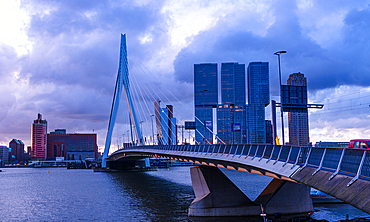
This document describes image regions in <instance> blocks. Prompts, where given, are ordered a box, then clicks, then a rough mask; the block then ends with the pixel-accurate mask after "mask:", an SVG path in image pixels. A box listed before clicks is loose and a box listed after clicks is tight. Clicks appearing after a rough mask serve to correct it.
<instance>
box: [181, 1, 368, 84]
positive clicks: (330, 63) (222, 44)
mask: <svg viewBox="0 0 370 222" xmlns="http://www.w3.org/2000/svg"><path fill="white" fill-rule="evenodd" d="M324 6H325V5H324ZM325 7H326V6H325ZM274 15H275V21H274V23H273V24H272V25H271V26H270V27H269V28H268V29H267V34H266V35H264V36H260V35H256V34H253V33H252V32H248V31H244V30H242V29H240V27H242V25H243V24H245V23H247V22H251V21H239V24H240V26H237V25H233V26H230V25H229V24H228V21H227V20H224V19H222V20H219V21H218V23H217V25H216V26H215V27H213V28H211V29H210V30H207V31H204V32H202V33H200V34H199V35H198V36H196V37H195V38H194V41H193V42H192V43H191V44H190V45H189V46H188V47H186V48H184V49H182V50H181V52H180V53H179V54H178V55H177V57H176V59H175V61H174V67H175V76H176V79H177V80H179V81H182V82H190V83H192V82H193V64H195V63H203V62H217V63H221V62H225V61H237V62H239V63H245V64H246V66H247V65H248V63H249V62H252V61H268V62H270V78H273V79H274V80H275V79H276V77H275V76H277V70H278V68H277V62H276V60H277V58H276V56H274V55H273V53H274V52H276V51H279V50H286V51H288V53H287V54H284V55H282V57H281V58H282V60H281V61H282V71H283V79H282V81H283V83H286V79H287V77H288V75H289V74H291V73H293V72H301V73H304V74H305V75H306V77H307V78H308V82H309V89H310V90H314V91H315V90H319V89H325V88H332V87H336V86H338V85H342V84H348V85H361V86H369V85H370V73H369V71H370V70H369V62H368V58H369V56H370V55H369V53H370V50H369V47H370V38H368V37H369V35H370V24H369V23H370V19H369V18H370V14H369V8H368V7H367V8H365V9H364V10H360V11H358V10H352V11H351V12H350V13H348V14H347V16H346V18H345V20H344V27H343V28H342V30H341V32H342V37H343V39H344V40H343V41H339V42H337V43H336V45H335V46H332V47H330V48H323V47H322V46H320V45H319V44H318V43H316V42H315V41H314V40H313V39H311V38H310V37H308V36H307V35H306V33H304V32H303V30H302V27H301V26H300V23H299V18H298V16H297V9H296V8H295V6H294V5H293V4H285V5H283V6H279V7H277V6H276V7H275V10H274ZM271 87H272V91H273V90H275V88H276V87H274V84H272V85H271Z"/></svg>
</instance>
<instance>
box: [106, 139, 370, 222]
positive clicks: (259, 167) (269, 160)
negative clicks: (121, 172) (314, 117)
mask: <svg viewBox="0 0 370 222" xmlns="http://www.w3.org/2000/svg"><path fill="white" fill-rule="evenodd" d="M154 156H158V157H164V158H170V159H175V160H180V161H187V162H193V163H198V164H200V165H201V166H213V167H221V168H227V169H232V170H238V171H244V172H249V173H254V174H260V175H264V176H269V177H273V178H274V180H273V181H275V182H276V183H275V185H273V183H270V185H268V187H269V186H272V187H274V186H275V187H277V186H278V185H276V184H277V183H279V182H277V181H290V182H293V183H295V184H296V183H298V184H304V185H306V186H308V187H312V188H315V189H317V190H320V191H323V192H325V193H327V194H329V195H331V196H333V197H336V198H337V199H340V200H342V201H344V202H346V203H348V204H350V205H352V206H354V207H356V208H358V209H360V210H362V211H364V212H366V213H370V204H369V202H370V198H368V197H369V194H370V152H369V151H366V150H364V149H349V148H320V147H295V146H281V145H280V146H278V145H276V146H274V145H249V144H235V145H221V144H217V145H162V146H160V145H156V146H136V147H130V148H125V149H121V150H118V151H116V152H114V153H112V154H111V155H110V156H109V157H108V159H107V160H108V163H110V164H111V167H112V168H115V167H117V166H119V165H120V162H121V163H122V162H125V161H126V160H129V159H131V160H132V159H139V158H145V157H154ZM200 170H202V171H203V172H205V171H204V169H203V168H201V169H200ZM199 172H200V171H199ZM193 174H194V170H193V172H192V180H193ZM194 175H195V174H194ZM212 175H214V174H212ZM206 177H207V175H206V174H204V178H206ZM202 178H203V177H202ZM204 178H203V179H204ZM196 187H197V184H194V181H193V188H194V191H195V194H196V199H198V196H197V191H196ZM270 188H271V187H270ZM289 189H291V188H289ZM266 190H268V188H266ZM266 190H265V191H263V192H262V194H261V195H262V196H261V195H260V197H258V198H257V199H264V198H265V199H266V198H269V199H271V198H272V197H271V196H269V197H266V195H265V196H263V193H266V192H267V191H266ZM276 190H278V189H276ZM202 192H203V191H202ZM275 193H276V192H275ZM198 194H199V191H198ZM199 195H202V193H200V194H199ZM280 198H281V197H280ZM299 198H305V197H302V196H300V197H299ZM261 207H262V205H261ZM190 209H191V207H190V208H189V215H190ZM212 215H214V214H212Z"/></svg>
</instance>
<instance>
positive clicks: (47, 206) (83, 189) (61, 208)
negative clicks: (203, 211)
mask: <svg viewBox="0 0 370 222" xmlns="http://www.w3.org/2000/svg"><path fill="white" fill-rule="evenodd" d="M2 171H3V172H0V221H200V222H205V221H262V219H261V218H245V217H243V218H194V217H191V218H188V217H187V209H188V206H189V205H190V203H191V202H192V200H193V199H194V193H193V188H192V186H191V180H190V171H189V167H172V168H170V169H169V170H167V169H158V170H157V171H147V172H119V173H103V172H95V173H94V172H93V171H92V170H67V169H66V168H2ZM223 171H224V172H225V174H226V175H227V176H228V177H229V178H230V179H231V180H233V181H234V182H235V184H236V185H237V186H239V188H240V189H241V190H242V191H243V192H244V193H246V195H247V196H248V197H249V198H250V199H252V200H254V199H255V198H256V197H257V196H258V194H259V193H260V192H261V191H262V190H263V188H264V187H265V186H266V185H267V184H268V183H269V181H270V180H271V179H270V178H268V177H263V176H258V175H253V174H248V173H242V172H237V171H231V170H223ZM315 210H316V212H315V213H314V214H313V216H312V217H313V218H315V219H326V220H328V221H338V220H343V219H345V215H346V214H348V215H349V218H350V219H351V218H355V217H366V216H370V215H368V214H366V213H363V212H362V211H360V210H358V209H356V208H353V207H351V206H349V205H347V204H339V205H338V204H335V205H320V206H315Z"/></svg>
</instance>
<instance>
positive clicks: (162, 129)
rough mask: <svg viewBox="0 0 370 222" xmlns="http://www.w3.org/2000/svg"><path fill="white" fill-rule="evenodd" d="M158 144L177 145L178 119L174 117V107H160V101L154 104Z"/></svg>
mask: <svg viewBox="0 0 370 222" xmlns="http://www.w3.org/2000/svg"><path fill="white" fill-rule="evenodd" d="M154 113H155V119H156V126H157V132H158V134H157V141H158V144H165V145H175V144H176V143H177V141H176V140H177V138H176V135H177V131H176V118H174V117H173V106H172V105H167V106H166V108H161V107H160V101H159V100H157V101H155V103H154Z"/></svg>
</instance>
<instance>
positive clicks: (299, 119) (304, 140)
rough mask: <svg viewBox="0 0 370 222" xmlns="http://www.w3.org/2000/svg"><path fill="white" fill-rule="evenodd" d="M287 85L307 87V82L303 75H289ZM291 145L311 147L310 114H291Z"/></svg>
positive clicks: (289, 119) (289, 121) (289, 115)
mask: <svg viewBox="0 0 370 222" xmlns="http://www.w3.org/2000/svg"><path fill="white" fill-rule="evenodd" d="M287 84H288V85H290V86H307V80H306V78H305V77H304V74H302V73H293V74H291V75H289V79H288V80H287ZM288 125H289V144H290V145H293V146H309V143H310V137H309V129H308V113H307V112H304V113H298V112H289V113H288Z"/></svg>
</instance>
